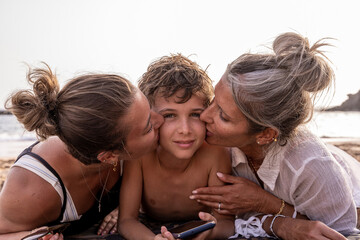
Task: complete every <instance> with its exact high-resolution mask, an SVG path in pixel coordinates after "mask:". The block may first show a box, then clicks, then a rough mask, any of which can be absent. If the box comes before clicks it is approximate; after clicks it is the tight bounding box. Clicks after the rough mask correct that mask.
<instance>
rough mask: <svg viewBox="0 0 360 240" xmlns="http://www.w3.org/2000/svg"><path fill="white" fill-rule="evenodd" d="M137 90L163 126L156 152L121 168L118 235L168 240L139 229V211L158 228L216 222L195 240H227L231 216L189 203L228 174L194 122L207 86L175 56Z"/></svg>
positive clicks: (154, 67)
mask: <svg viewBox="0 0 360 240" xmlns="http://www.w3.org/2000/svg"><path fill="white" fill-rule="evenodd" d="M139 88H140V89H141V90H142V91H143V93H144V94H145V96H146V97H147V98H148V100H149V102H150V104H151V106H152V108H153V110H155V111H156V112H158V113H160V114H161V115H162V116H163V117H164V119H165V121H164V123H163V125H162V126H161V127H160V131H159V134H160V142H159V143H160V144H159V147H158V148H157V149H156V150H155V151H154V152H151V153H150V154H147V155H146V156H144V157H142V158H140V159H137V160H134V161H127V162H126V163H125V168H124V175H123V180H122V181H123V182H122V186H121V193H120V215H119V227H118V229H119V232H120V233H121V234H122V235H123V236H124V237H125V238H126V239H173V238H172V236H171V234H170V233H169V232H168V231H167V229H166V228H165V227H161V233H160V234H157V235H155V234H154V233H153V232H152V231H151V230H150V229H149V228H147V227H146V226H145V225H144V224H142V223H141V222H140V221H139V217H138V216H139V209H140V208H141V211H143V212H144V213H145V215H146V216H147V217H148V219H150V218H151V219H152V220H153V221H157V222H160V223H166V222H180V221H182V222H185V221H190V220H199V218H201V219H202V220H206V221H208V220H215V221H216V222H217V223H216V226H215V228H213V229H212V230H208V231H205V232H203V233H201V234H198V235H197V236H196V239H218V238H222V239H225V238H228V237H230V236H231V235H233V232H234V222H233V221H234V219H233V217H232V216H226V215H220V214H219V213H217V212H216V211H214V210H213V209H210V208H208V207H204V206H202V205H200V204H198V203H197V202H196V201H194V200H191V199H190V198H189V196H190V195H191V191H193V190H194V189H196V188H198V187H201V186H218V185H223V183H222V182H221V181H220V180H219V179H218V178H217V176H216V173H217V172H223V173H229V174H231V162H230V156H229V153H228V152H227V151H226V150H225V149H224V148H221V147H215V146H210V145H208V144H207V143H206V142H204V139H205V134H206V129H205V125H204V123H203V122H202V121H201V120H200V119H199V116H200V113H201V112H202V111H203V110H204V109H205V108H206V107H207V106H208V105H209V103H210V99H211V98H212V95H213V87H212V82H211V80H210V79H209V77H208V76H207V74H206V73H205V71H203V70H201V69H200V67H199V66H198V65H197V64H196V63H194V62H192V61H190V60H189V59H187V58H185V57H183V56H182V55H181V54H178V55H171V56H165V57H162V58H160V59H159V60H157V61H155V62H153V63H152V64H151V65H150V66H149V67H148V70H147V72H146V73H145V74H144V75H143V76H142V79H141V80H140V82H139ZM224 158H227V159H228V161H226V160H224ZM210 213H211V214H212V215H211V214H210ZM158 230H160V229H158Z"/></svg>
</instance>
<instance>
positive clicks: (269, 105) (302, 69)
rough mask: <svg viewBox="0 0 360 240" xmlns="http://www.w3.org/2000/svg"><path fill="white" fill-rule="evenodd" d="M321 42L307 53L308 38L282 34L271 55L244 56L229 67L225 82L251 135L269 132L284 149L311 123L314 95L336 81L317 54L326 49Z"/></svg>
mask: <svg viewBox="0 0 360 240" xmlns="http://www.w3.org/2000/svg"><path fill="white" fill-rule="evenodd" d="M323 40H324V39H321V40H319V41H318V42H316V43H315V44H314V45H313V46H311V47H310V45H309V42H308V39H307V38H304V37H302V36H301V35H299V34H296V33H284V34H281V35H279V36H278V37H277V38H276V39H275V41H274V42H273V51H274V53H273V54H243V55H241V56H240V57H239V58H237V59H236V60H235V61H233V62H232V63H231V64H229V66H228V69H227V72H226V74H225V75H226V79H227V82H228V84H229V86H230V88H231V90H232V93H233V97H234V100H235V102H236V104H237V106H238V107H239V109H240V111H241V112H242V113H243V114H244V115H245V116H246V117H247V118H248V120H249V125H250V131H251V132H252V133H256V132H260V131H262V130H264V129H265V128H267V127H270V128H273V129H275V130H276V131H277V132H278V140H279V141H278V142H279V144H280V145H282V144H285V143H286V141H287V140H288V139H289V138H290V137H291V136H292V135H293V133H294V132H295V131H294V130H295V129H296V128H297V127H298V126H299V125H300V124H302V123H306V122H308V121H310V120H311V118H312V114H313V108H314V102H313V100H314V99H315V98H316V94H317V93H319V92H320V91H321V90H324V89H326V88H328V87H330V86H331V85H332V83H333V81H334V73H333V70H332V68H331V67H330V65H329V62H328V61H327V58H326V56H325V55H324V53H323V52H322V51H320V50H319V48H320V47H322V46H326V45H329V44H327V43H324V42H323Z"/></svg>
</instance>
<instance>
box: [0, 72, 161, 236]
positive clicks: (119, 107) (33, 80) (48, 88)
mask: <svg viewBox="0 0 360 240" xmlns="http://www.w3.org/2000/svg"><path fill="white" fill-rule="evenodd" d="M28 82H29V83H30V84H31V85H32V88H33V89H32V90H21V91H18V92H16V93H14V94H13V95H12V96H11V97H10V98H9V99H8V101H7V104H6V108H7V109H9V110H10V111H11V112H12V113H13V114H14V115H15V116H16V117H17V119H18V120H19V122H20V123H22V124H23V125H24V127H25V129H27V130H28V131H35V132H36V133H37V135H38V137H39V139H40V142H38V143H35V144H34V145H32V146H30V147H29V148H28V149H26V150H25V151H24V152H23V153H22V154H20V156H19V158H18V159H17V161H16V163H15V164H14V166H12V168H11V169H10V171H9V174H8V177H7V179H6V181H5V185H4V187H3V189H2V191H1V193H0V239H7V240H9V239H20V238H21V237H23V236H25V235H27V234H29V233H30V231H31V230H32V229H34V228H38V227H40V226H44V225H47V226H49V225H54V224H58V223H62V222H72V224H71V225H70V227H68V228H67V229H66V230H65V231H67V233H68V234H71V233H76V231H81V230H83V229H85V228H87V227H89V226H91V225H93V224H94V223H97V222H99V221H101V219H103V218H104V217H105V219H104V221H103V223H102V224H101V227H100V229H99V231H98V234H104V233H113V232H115V231H116V227H117V218H118V212H117V206H118V204H119V201H118V199H119V188H120V184H121V172H122V166H121V164H120V160H130V159H134V158H137V157H139V156H140V155H141V154H144V153H146V152H149V151H151V150H154V149H155V148H156V147H157V142H158V128H159V126H160V125H161V124H162V122H163V118H162V117H161V116H160V115H159V114H156V113H155V112H153V111H151V110H150V106H149V103H148V101H147V99H146V97H145V96H144V95H143V94H142V93H141V91H139V90H138V89H137V88H136V87H135V86H133V85H132V84H131V83H130V82H129V81H128V80H126V79H125V78H123V77H121V76H118V75H112V74H87V75H83V76H79V77H76V78H74V79H72V80H70V81H69V82H68V83H67V84H66V85H65V86H64V87H63V88H62V89H61V90H60V88H59V84H58V81H57V78H56V76H55V74H53V73H52V71H51V69H50V68H49V67H47V66H46V67H45V68H38V69H33V70H31V71H30V72H29V74H28ZM114 209H115V210H114ZM109 213H110V214H109ZM107 214H109V215H108V216H106V215H107ZM46 238H49V236H47V237H46ZM62 238H63V236H62V235H59V234H55V235H53V236H52V237H51V239H62Z"/></svg>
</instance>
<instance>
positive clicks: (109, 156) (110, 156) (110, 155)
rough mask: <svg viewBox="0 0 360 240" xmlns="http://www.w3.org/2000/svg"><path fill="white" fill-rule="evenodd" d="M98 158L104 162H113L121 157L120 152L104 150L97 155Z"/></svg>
mask: <svg viewBox="0 0 360 240" xmlns="http://www.w3.org/2000/svg"><path fill="white" fill-rule="evenodd" d="M97 159H98V160H99V161H100V162H103V163H113V162H114V161H117V160H118V159H119V154H116V153H114V152H113V151H103V152H101V153H99V154H98V155H97Z"/></svg>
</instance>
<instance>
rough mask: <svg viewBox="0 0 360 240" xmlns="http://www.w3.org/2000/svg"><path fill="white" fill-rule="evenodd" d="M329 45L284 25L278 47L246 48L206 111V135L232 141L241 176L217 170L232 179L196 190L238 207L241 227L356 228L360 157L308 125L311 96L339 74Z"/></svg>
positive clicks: (289, 233) (250, 232)
mask: <svg viewBox="0 0 360 240" xmlns="http://www.w3.org/2000/svg"><path fill="white" fill-rule="evenodd" d="M324 45H327V44H326V43H324V42H323V41H318V42H316V43H315V44H314V45H313V46H310V45H309V42H308V40H307V39H306V38H304V37H302V36H300V35H299V34H295V33H285V34H281V35H279V36H278V37H277V38H276V39H275V41H274V43H273V51H274V53H271V54H244V55H241V56H240V57H239V58H237V59H236V60H235V61H233V62H232V63H231V64H229V66H228V68H227V70H226V72H225V74H224V75H223V77H222V78H221V80H220V82H219V83H218V84H217V86H216V88H215V98H214V101H213V102H212V104H211V105H210V106H209V107H208V108H207V109H206V110H205V111H204V112H203V113H202V114H201V119H202V120H203V121H205V122H206V128H207V138H206V141H207V142H208V143H210V144H215V145H221V146H226V147H231V151H232V158H233V169H234V174H235V175H236V177H235V176H228V175H223V174H221V173H219V174H218V175H219V178H220V179H222V180H223V181H225V182H228V183H232V185H227V186H224V187H219V188H216V187H212V188H202V189H197V190H195V191H194V192H193V195H192V196H191V198H193V199H197V200H198V201H200V202H201V203H203V204H205V205H208V206H212V207H214V208H216V209H218V211H219V212H221V213H224V214H236V215H237V217H238V219H237V220H236V222H235V224H236V230H237V233H239V234H241V235H247V236H269V235H270V236H275V237H280V238H282V239H301V238H302V239H310V238H311V239H313V238H312V237H315V238H314V239H323V238H322V237H326V239H343V237H342V236H341V235H340V234H339V233H337V232H336V231H338V232H340V233H342V234H345V235H347V234H350V233H354V232H358V229H357V228H356V224H357V222H356V221H357V220H356V219H357V208H359V207H360V175H359V172H360V163H359V162H357V161H356V160H355V159H354V158H352V157H351V156H349V155H347V154H346V153H345V152H342V151H341V150H340V149H337V148H335V147H331V146H328V145H325V144H324V143H323V142H322V141H321V140H320V139H318V138H317V137H315V136H314V135H313V134H312V133H311V132H309V131H308V130H307V129H306V128H305V127H304V126H303V125H304V123H306V122H308V121H309V120H310V119H311V117H312V113H313V101H312V100H313V99H315V97H316V95H317V93H320V92H321V91H322V90H324V89H327V88H328V87H329V86H330V85H331V83H332V82H333V71H332V69H331V67H330V66H329V64H328V62H327V61H326V58H325V55H324V54H323V52H321V51H320V50H319V48H320V47H322V46H324ZM296 218H297V219H310V220H314V221H304V220H295V219H296ZM324 224H326V225H327V226H329V227H330V228H333V229H335V230H336V231H333V230H332V229H330V228H328V227H326V226H325V225H324Z"/></svg>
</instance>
